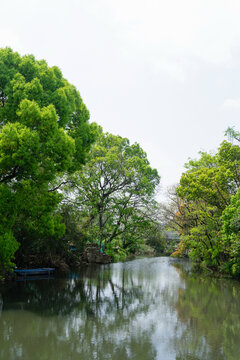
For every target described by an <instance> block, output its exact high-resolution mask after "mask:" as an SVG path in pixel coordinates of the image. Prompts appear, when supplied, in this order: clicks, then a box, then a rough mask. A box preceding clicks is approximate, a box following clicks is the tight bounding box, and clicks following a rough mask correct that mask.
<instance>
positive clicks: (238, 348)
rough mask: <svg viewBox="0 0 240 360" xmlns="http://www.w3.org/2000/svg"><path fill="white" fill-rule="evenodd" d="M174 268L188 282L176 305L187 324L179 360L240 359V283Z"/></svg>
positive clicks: (180, 341)
mask: <svg viewBox="0 0 240 360" xmlns="http://www.w3.org/2000/svg"><path fill="white" fill-rule="evenodd" d="M175 267H176V268H178V271H179V272H180V274H181V277H182V278H183V279H184V280H185V288H183V289H179V297H178V301H177V303H176V304H175V307H176V310H177V313H178V318H179V320H180V321H181V326H182V324H184V325H185V330H184V331H183V333H182V335H181V337H180V338H179V339H177V340H176V342H175V348H176V351H177V353H178V357H177V359H179V360H180V359H181V360H183V359H184V360H185V359H199V360H202V359H209V360H221V359H227V360H238V359H239V354H240V301H239V298H240V284H239V283H238V282H235V281H232V280H230V279H217V278H213V277H204V276H201V275H199V274H189V273H188V272H185V271H183V269H182V267H181V266H176V265H175ZM183 328H184V327H183ZM187 356H189V357H187Z"/></svg>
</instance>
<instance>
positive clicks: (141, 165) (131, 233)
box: [65, 130, 160, 258]
mask: <svg viewBox="0 0 240 360" xmlns="http://www.w3.org/2000/svg"><path fill="white" fill-rule="evenodd" d="M159 180H160V178H159V176H158V173H157V171H156V170H155V169H152V168H151V167H150V165H149V162H148V160H147V156H146V153H145V152H144V151H143V150H142V149H141V147H140V146H139V145H138V144H136V143H135V144H133V145H130V143H129V140H128V139H126V138H122V137H120V136H115V135H112V134H104V133H102V132H101V130H99V135H98V139H97V141H96V143H95V144H94V145H93V146H92V148H91V151H90V154H89V158H88V161H87V163H86V165H85V166H84V167H83V168H82V169H81V171H78V172H75V173H74V174H73V175H72V176H71V178H70V180H69V183H70V186H68V188H66V189H65V190H66V191H67V190H68V191H69V192H70V201H71V197H72V196H73V193H74V195H75V200H74V202H75V205H76V204H77V206H78V211H79V212H80V213H81V218H82V232H84V229H87V230H86V231H85V233H86V232H87V236H88V238H89V241H94V242H95V243H96V244H98V245H99V246H100V247H104V248H105V249H106V252H107V253H108V254H111V255H113V256H115V257H116V256H117V257H119V258H121V257H124V256H125V254H126V253H129V252H135V251H136V250H137V248H138V247H139V244H140V243H141V242H143V240H144V238H145V237H146V236H144V232H145V230H146V228H147V230H148V231H149V229H150V228H151V227H150V224H151V221H152V217H151V215H150V210H149V208H151V207H154V201H153V196H154V193H155V189H156V186H157V185H158V183H159ZM116 254H118V255H116Z"/></svg>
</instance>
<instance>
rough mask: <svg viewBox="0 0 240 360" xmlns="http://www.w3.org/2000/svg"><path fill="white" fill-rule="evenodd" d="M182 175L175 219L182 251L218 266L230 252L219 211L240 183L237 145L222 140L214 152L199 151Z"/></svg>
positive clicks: (223, 208)
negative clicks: (225, 240) (224, 236)
mask: <svg viewBox="0 0 240 360" xmlns="http://www.w3.org/2000/svg"><path fill="white" fill-rule="evenodd" d="M200 155H201V156H200V159H199V160H190V161H189V163H188V164H187V165H186V167H187V170H186V172H185V173H183V174H182V177H181V180H180V185H179V186H178V188H177V195H178V197H179V198H180V200H181V201H180V203H179V207H178V211H177V213H176V217H175V219H176V222H177V223H178V229H179V232H180V234H181V235H182V242H181V251H182V252H184V251H185V252H186V251H187V252H189V255H190V257H192V258H193V259H194V260H197V261H200V262H203V263H204V264H205V265H207V266H211V267H217V268H219V267H220V268H221V267H222V266H223V265H224V264H225V263H226V261H227V259H228V257H229V253H228V250H227V247H228V245H227V243H226V242H225V243H224V242H223V241H222V214H223V211H224V210H225V209H226V208H227V207H228V206H229V204H230V202H231V197H232V196H233V195H234V194H236V192H237V191H238V188H239V185H240V162H239V159H240V147H239V146H238V145H234V144H232V143H230V142H227V141H224V142H223V143H222V144H221V146H220V147H219V149H218V152H217V153H216V154H214V155H213V154H207V153H200Z"/></svg>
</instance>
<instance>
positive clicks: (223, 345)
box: [0, 258, 240, 360]
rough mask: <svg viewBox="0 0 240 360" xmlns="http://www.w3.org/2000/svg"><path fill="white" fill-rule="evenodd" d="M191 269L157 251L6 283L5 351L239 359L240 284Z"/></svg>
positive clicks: (0, 329) (12, 354)
mask: <svg viewBox="0 0 240 360" xmlns="http://www.w3.org/2000/svg"><path fill="white" fill-rule="evenodd" d="M189 269H190V267H189V263H187V262H178V261H176V260H173V259H169V258H152V259H142V260H136V261H132V262H128V263H124V264H121V263H119V264H113V265H110V266H100V267H95V268H93V267H91V268H87V269H85V270H84V269H82V271H81V273H80V274H71V276H70V277H69V278H67V279H54V280H46V281H30V282H25V283H15V284H12V285H11V286H8V287H4V288H2V289H0V294H1V295H0V359H9V360H13V359H14V360H15V359H24V360H32V359H36V360H38V359H49V360H56V359H58V360H61V359H64V360H65V359H72V360H74V359H90V360H91V359H98V360H102V359H113V360H118V359H121V360H125V359H126V360H127V359H137V360H142V359H143V360H154V359H164V360H173V359H181V360H183V359H184V360H187V359H201V360H203V359H204V360H205V359H206V360H207V359H210V360H215V359H216V360H221V359H239V357H238V354H239V353H240V349H239V345H238V344H239V334H240V331H239V330H240V329H239V327H240V318H239V317H240V302H239V301H238V299H239V294H240V292H239V284H238V283H235V282H232V281H230V280H217V279H209V278H208V279H206V278H200V279H199V277H196V276H194V275H193V274H191V273H189ZM1 298H2V300H1ZM1 304H2V305H1ZM1 307H2V313H1ZM234 356H235V357H234Z"/></svg>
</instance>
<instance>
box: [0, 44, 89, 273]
mask: <svg viewBox="0 0 240 360" xmlns="http://www.w3.org/2000/svg"><path fill="white" fill-rule="evenodd" d="M88 119H89V112H88V110H87V108H86V106H85V105H84V103H83V101H82V99H81V97H80V95H79V92H78V91H77V89H76V88H75V87H74V86H73V85H71V84H69V83H68V81H67V80H66V79H64V77H63V76H62V73H61V71H60V70H59V69H58V68H57V67H56V66H54V67H49V66H48V65H47V63H46V61H44V60H41V61H38V60H36V59H35V58H34V56H32V55H27V56H20V55H19V54H18V53H16V52H13V51H12V50H11V49H9V48H5V49H0V193H1V200H0V211H1V218H0V254H1V255H0V266H1V268H2V269H3V268H5V267H8V266H9V265H10V263H11V259H12V257H13V255H14V253H15V251H16V249H17V247H18V246H19V244H22V245H24V246H25V250H26V251H27V247H29V245H30V244H31V242H32V243H34V245H36V243H37V241H38V240H40V239H42V240H43V242H42V244H40V243H39V246H38V247H37V248H38V250H40V248H41V249H45V248H47V247H48V246H45V245H46V243H45V240H46V239H48V238H49V237H50V238H51V240H52V242H54V239H58V238H59V237H60V235H61V234H62V233H63V232H64V226H62V225H61V224H60V219H59V217H57V216H55V215H54V211H55V209H56V207H57V205H58V203H59V201H60V200H61V196H60V195H59V194H58V193H57V192H56V191H54V188H51V182H52V181H54V179H55V178H56V176H57V175H59V174H61V173H63V172H73V171H75V170H79V169H80V167H81V165H82V164H83V163H84V161H85V158H86V153H87V151H88V150H89V147H90V145H91V143H92V142H93V139H94V136H93V131H92V130H91V126H90V125H89V123H88ZM30 247H31V248H33V246H30Z"/></svg>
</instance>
